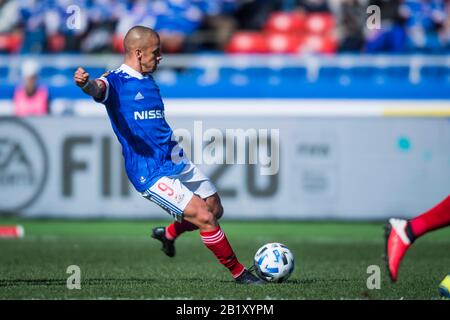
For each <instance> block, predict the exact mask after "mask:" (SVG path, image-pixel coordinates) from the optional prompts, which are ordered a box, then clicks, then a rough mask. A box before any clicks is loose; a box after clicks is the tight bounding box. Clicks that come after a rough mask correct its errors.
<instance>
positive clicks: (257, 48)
mask: <svg viewBox="0 0 450 320" xmlns="http://www.w3.org/2000/svg"><path fill="white" fill-rule="evenodd" d="M226 51H227V52H228V53H265V52H267V45H266V41H265V38H264V36H263V34H261V33H259V32H246V31H238V32H236V33H235V34H234V35H233V36H232V37H231V40H230V42H229V43H228V45H227V48H226Z"/></svg>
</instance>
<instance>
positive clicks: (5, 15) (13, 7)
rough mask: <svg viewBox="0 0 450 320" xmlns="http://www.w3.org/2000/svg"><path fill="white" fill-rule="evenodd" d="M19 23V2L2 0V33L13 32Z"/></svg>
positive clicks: (0, 19) (0, 10)
mask: <svg viewBox="0 0 450 320" xmlns="http://www.w3.org/2000/svg"><path fill="white" fill-rule="evenodd" d="M19 21H20V17H19V12H18V4H17V2H15V1H8V0H0V33H3V32H11V31H13V30H14V28H15V27H17V26H18V24H19Z"/></svg>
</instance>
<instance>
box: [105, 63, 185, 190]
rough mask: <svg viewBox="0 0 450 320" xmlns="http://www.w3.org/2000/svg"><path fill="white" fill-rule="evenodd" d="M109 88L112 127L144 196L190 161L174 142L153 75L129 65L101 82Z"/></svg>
mask: <svg viewBox="0 0 450 320" xmlns="http://www.w3.org/2000/svg"><path fill="white" fill-rule="evenodd" d="M99 79H100V80H102V81H104V82H105V84H106V87H107V89H106V93H105V97H104V98H103V99H102V100H101V101H99V100H97V102H101V103H103V104H104V105H105V106H106V110H107V112H108V116H109V119H110V121H111V126H112V128H113V130H114V132H115V134H116V136H117V139H118V140H119V142H120V144H121V145H122V154H123V156H124V159H125V168H126V172H127V175H128V178H129V179H130V181H131V183H132V184H133V185H134V187H135V188H136V190H138V191H139V192H143V191H145V190H147V189H148V188H150V187H151V186H152V185H153V184H154V183H155V182H156V181H157V180H158V179H159V178H161V177H163V176H171V175H175V174H178V173H180V172H181V171H182V170H183V168H184V166H185V164H186V161H187V160H186V159H185V158H184V155H183V150H182V149H181V148H180V147H179V146H178V144H177V142H176V141H174V140H173V138H172V134H173V132H172V129H171V128H170V126H169V125H168V123H167V122H166V119H165V117H164V104H163V101H162V99H161V95H160V92H159V88H158V86H157V85H156V83H155V80H154V79H153V77H152V76H151V75H142V74H141V73H139V72H137V71H136V70H134V69H132V68H131V67H129V66H128V65H126V64H122V66H120V68H119V69H117V70H115V71H112V72H109V73H107V74H105V75H103V76H102V77H100V78H99Z"/></svg>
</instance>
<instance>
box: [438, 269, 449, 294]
mask: <svg viewBox="0 0 450 320" xmlns="http://www.w3.org/2000/svg"><path fill="white" fill-rule="evenodd" d="M439 294H440V295H441V297H444V298H447V299H450V273H449V274H448V275H447V276H446V277H445V278H444V280H442V282H441V284H440V285H439Z"/></svg>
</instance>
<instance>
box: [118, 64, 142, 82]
mask: <svg viewBox="0 0 450 320" xmlns="http://www.w3.org/2000/svg"><path fill="white" fill-rule="evenodd" d="M119 70H121V71H123V72H125V73H127V74H129V75H130V76H132V77H135V78H138V79H139V80H142V79H144V78H145V76H144V75H143V74H142V73H140V72H137V71H136V70H134V69H133V68H132V67H130V66H128V65H126V64H125V63H123V64H122V65H121V66H120V68H119Z"/></svg>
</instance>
